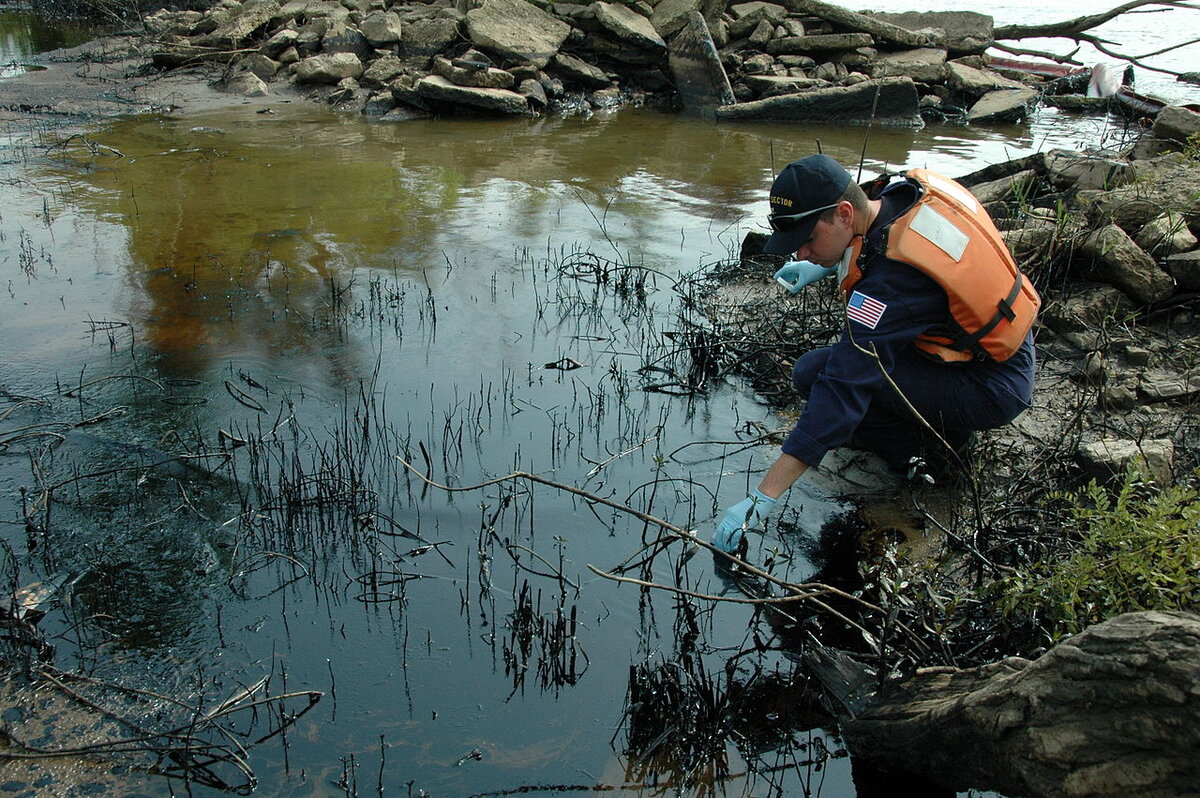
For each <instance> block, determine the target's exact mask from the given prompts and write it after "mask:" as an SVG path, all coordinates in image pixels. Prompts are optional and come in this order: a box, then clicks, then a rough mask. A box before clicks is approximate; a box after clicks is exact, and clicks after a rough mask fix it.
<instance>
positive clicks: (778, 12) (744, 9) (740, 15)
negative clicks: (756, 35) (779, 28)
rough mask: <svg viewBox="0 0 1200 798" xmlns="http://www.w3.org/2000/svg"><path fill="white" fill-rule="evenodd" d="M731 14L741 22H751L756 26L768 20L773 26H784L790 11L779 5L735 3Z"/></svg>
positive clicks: (759, 0)
mask: <svg viewBox="0 0 1200 798" xmlns="http://www.w3.org/2000/svg"><path fill="white" fill-rule="evenodd" d="M729 13H731V14H733V18H734V19H736V20H738V21H739V22H743V21H746V20H751V21H753V22H754V23H755V24H758V23H759V22H762V21H763V20H767V21H768V22H770V23H771V24H772V25H782V24H783V23H784V20H786V19H787V15H788V10H787V9H786V8H784V7H783V6H781V5H779V4H778V3H764V2H761V0H755V2H750V3H734V4H733V5H731V6H730V7H729Z"/></svg>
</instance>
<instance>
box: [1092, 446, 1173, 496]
mask: <svg viewBox="0 0 1200 798" xmlns="http://www.w3.org/2000/svg"><path fill="white" fill-rule="evenodd" d="M1078 459H1079V463H1080V465H1082V466H1083V468H1084V469H1085V470H1086V471H1087V472H1088V473H1089V474H1090V475H1091V476H1093V477H1096V478H1097V479H1099V480H1101V481H1104V482H1107V481H1109V480H1111V479H1113V478H1116V477H1119V476H1121V475H1122V474H1124V473H1125V470H1126V469H1127V468H1131V467H1132V468H1137V469H1139V470H1140V471H1141V472H1142V473H1144V474H1145V475H1146V476H1147V477H1150V478H1151V479H1153V480H1154V481H1155V482H1157V483H1158V484H1160V485H1164V486H1166V485H1170V484H1171V482H1172V475H1171V471H1172V469H1173V468H1174V466H1175V444H1174V443H1172V442H1171V440H1170V439H1169V438H1161V439H1153V440H1143V441H1131V440H1120V439H1117V438H1104V439H1103V440H1099V441H1094V442H1092V443H1085V444H1083V445H1081V446H1080V447H1079V452H1078Z"/></svg>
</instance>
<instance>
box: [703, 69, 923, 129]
mask: <svg viewBox="0 0 1200 798" xmlns="http://www.w3.org/2000/svg"><path fill="white" fill-rule="evenodd" d="M872 111H874V117H872ZM717 118H718V119H720V120H722V121H726V122H735V121H773V122H792V121H803V122H805V123H808V124H845V123H851V124H853V123H859V122H862V123H865V122H869V121H874V123H875V124H879V125H893V126H910V127H920V126H921V116H920V113H919V111H918V99H917V88H916V84H914V83H913V82H912V80H910V79H909V78H884V79H882V80H871V81H865V82H863V83H859V84H857V85H854V86H837V87H834V88H829V89H813V90H811V91H805V92H801V93H799V94H785V95H781V96H778V97H768V98H765V99H762V100H754V101H753V102H748V103H738V104H737V105H726V106H723V107H721V108H718V109H717Z"/></svg>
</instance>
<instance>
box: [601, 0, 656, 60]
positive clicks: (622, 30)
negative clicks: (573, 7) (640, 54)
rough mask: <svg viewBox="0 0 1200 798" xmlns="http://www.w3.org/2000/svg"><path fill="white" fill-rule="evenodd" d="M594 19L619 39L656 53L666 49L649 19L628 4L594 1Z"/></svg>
mask: <svg viewBox="0 0 1200 798" xmlns="http://www.w3.org/2000/svg"><path fill="white" fill-rule="evenodd" d="M592 9H593V11H594V12H595V14H596V21H597V22H599V23H600V24H601V25H602V26H603V27H604V29H605V30H607V31H608V32H609V33H611V34H612V35H613V36H615V37H617V39H619V40H620V41H622V42H624V43H626V44H628V45H630V46H631V47H636V48H638V49H640V50H649V51H651V52H653V53H655V54H656V55H662V54H664V53H665V52H666V51H667V43H666V42H665V41H663V38H662V36H659V35H658V31H656V30H655V29H654V25H652V24H651V23H650V20H648V19H646V17H643V16H642V15H641V14H639V13H637V12H636V11H634V10H633V9H631V8H629V7H628V6H623V5H616V4H614V3H604V2H596V3H593V4H592Z"/></svg>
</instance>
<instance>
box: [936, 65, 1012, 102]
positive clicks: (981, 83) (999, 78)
mask: <svg viewBox="0 0 1200 798" xmlns="http://www.w3.org/2000/svg"><path fill="white" fill-rule="evenodd" d="M946 82H947V83H949V84H950V87H951V88H953V89H954V90H955V91H957V92H959V93H960V94H962V95H964V96H966V97H982V96H983V95H985V94H987V93H988V92H993V91H1000V90H1003V89H1014V90H1015V89H1028V87H1027V86H1026V85H1025V84H1024V83H1020V82H1018V81H1015V80H1010V79H1009V78H1006V77H1004V76H1003V75H998V74H996V73H995V72H992V71H991V70H988V69H979V68H978V67H973V66H971V65H970V64H963V63H960V62H958V61H950V62H948V63H947V64H946Z"/></svg>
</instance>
